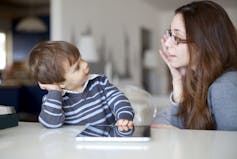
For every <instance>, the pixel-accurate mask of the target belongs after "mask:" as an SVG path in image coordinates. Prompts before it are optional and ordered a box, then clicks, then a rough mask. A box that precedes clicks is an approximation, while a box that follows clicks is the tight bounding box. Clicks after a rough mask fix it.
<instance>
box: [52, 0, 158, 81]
mask: <svg viewBox="0 0 237 159" xmlns="http://www.w3.org/2000/svg"><path fill="white" fill-rule="evenodd" d="M157 17H158V11H157V10H155V9H154V8H153V7H151V6H149V5H148V4H146V3H144V2H143V1H137V0H129V1H126V2H125V1H121V0H120V1H118V0H99V1H95V0H67V1H63V0H51V20H52V21H51V24H52V28H51V30H52V34H51V39H52V40H66V41H70V42H73V43H75V44H76V43H77V42H78V41H79V39H80V36H81V33H82V32H84V31H85V30H86V28H87V27H88V26H90V27H91V29H92V34H93V36H94V37H95V40H96V45H97V47H99V46H100V45H101V43H102V40H103V38H104V39H105V41H106V53H112V54H113V60H114V61H116V63H115V67H116V68H117V71H118V73H120V74H123V73H124V72H125V60H124V58H125V55H124V52H125V51H124V49H125V48H124V36H125V33H126V34H128V37H129V40H130V48H129V50H130V57H131V58H132V60H131V62H130V67H132V72H131V73H132V77H133V80H134V83H135V84H137V85H140V84H141V70H142V69H141V59H140V49H141V46H140V28H141V27H145V28H148V29H150V30H151V31H152V33H153V37H152V38H153V44H152V46H153V48H154V49H158V48H159V43H160V42H159V41H160V39H159V37H158V34H159V33H158V31H159V23H160V22H159V21H158V20H157ZM131 58H130V59H131Z"/></svg>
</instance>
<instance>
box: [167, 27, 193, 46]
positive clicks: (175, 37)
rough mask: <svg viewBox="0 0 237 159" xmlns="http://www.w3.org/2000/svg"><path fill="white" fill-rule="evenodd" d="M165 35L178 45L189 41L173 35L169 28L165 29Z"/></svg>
mask: <svg viewBox="0 0 237 159" xmlns="http://www.w3.org/2000/svg"><path fill="white" fill-rule="evenodd" d="M166 35H167V36H168V37H169V38H171V39H172V41H173V42H174V44H175V45H179V44H186V43H189V41H188V40H187V39H182V38H180V37H178V36H176V35H174V34H173V33H172V31H171V29H168V30H167V31H166Z"/></svg>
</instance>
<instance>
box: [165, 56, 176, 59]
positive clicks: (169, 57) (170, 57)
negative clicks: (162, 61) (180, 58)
mask: <svg viewBox="0 0 237 159" xmlns="http://www.w3.org/2000/svg"><path fill="white" fill-rule="evenodd" d="M175 57H176V56H175V55H168V57H167V59H168V60H171V59H172V58H175Z"/></svg>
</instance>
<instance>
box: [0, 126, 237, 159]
mask: <svg viewBox="0 0 237 159" xmlns="http://www.w3.org/2000/svg"><path fill="white" fill-rule="evenodd" d="M82 129H83V127H80V126H64V127H62V128H58V129H46V128H44V127H42V126H41V125H40V124H39V123H27V122H20V123H19V126H18V127H14V128H8V129H3V130H0V158H1V159H74V158H78V159H84V158H85V159H100V158H101V159H102V158H103V159H153V158H156V159H190V158H192V159H207V158H208V159H236V158H237V151H236V148H237V132H227V131H226V132H225V131H195V130H179V129H155V128H153V129H152V140H151V141H150V142H143V143H142V142H141V143H112V142H108V143H104V142H103V143H99V142H97V143H88V142H87V143H85V142H84V143H81V142H78V141H76V140H75V136H76V135H77V134H78V133H79V132H80V131H81V130H82Z"/></svg>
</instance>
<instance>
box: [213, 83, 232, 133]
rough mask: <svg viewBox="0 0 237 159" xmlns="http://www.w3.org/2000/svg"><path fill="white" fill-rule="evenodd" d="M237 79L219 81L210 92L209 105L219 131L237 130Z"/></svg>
mask: <svg viewBox="0 0 237 159" xmlns="http://www.w3.org/2000/svg"><path fill="white" fill-rule="evenodd" d="M236 81H237V79H235V80H233V81H230V80H228V81H227V80H225V79H224V80H223V79H222V80H218V81H216V82H214V83H213V84H212V85H211V86H210V88H209V90H208V104H209V109H210V111H211V113H212V117H213V119H214V120H215V122H216V129H217V130H237V83H236Z"/></svg>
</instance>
